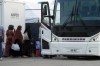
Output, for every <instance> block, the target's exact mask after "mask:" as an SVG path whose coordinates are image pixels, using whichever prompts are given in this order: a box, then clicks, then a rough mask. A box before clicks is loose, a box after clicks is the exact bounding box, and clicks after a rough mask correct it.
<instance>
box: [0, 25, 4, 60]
mask: <svg viewBox="0 0 100 66" xmlns="http://www.w3.org/2000/svg"><path fill="white" fill-rule="evenodd" d="M3 41H4V28H3V26H1V25H0V61H2V56H3V52H2V42H3Z"/></svg>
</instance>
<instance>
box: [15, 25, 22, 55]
mask: <svg viewBox="0 0 100 66" xmlns="http://www.w3.org/2000/svg"><path fill="white" fill-rule="evenodd" d="M21 29H22V26H20V25H19V26H18V27H17V29H16V31H15V34H14V41H15V40H16V41H18V42H17V43H18V44H19V47H20V54H19V55H20V56H22V41H23V36H22V33H21ZM14 41H13V42H14Z"/></svg>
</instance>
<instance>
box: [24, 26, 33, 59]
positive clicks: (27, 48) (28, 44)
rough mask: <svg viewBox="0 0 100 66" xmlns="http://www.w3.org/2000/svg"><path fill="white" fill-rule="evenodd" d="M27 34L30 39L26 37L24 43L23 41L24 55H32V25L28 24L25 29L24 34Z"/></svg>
mask: <svg viewBox="0 0 100 66" xmlns="http://www.w3.org/2000/svg"><path fill="white" fill-rule="evenodd" d="M25 34H27V36H28V39H26V38H25V37H24V40H23V41H24V43H23V55H25V56H28V57H31V56H32V44H31V41H32V33H31V29H30V26H27V27H26V29H25V31H24V36H25Z"/></svg>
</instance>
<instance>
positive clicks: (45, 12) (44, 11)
mask: <svg viewBox="0 0 100 66" xmlns="http://www.w3.org/2000/svg"><path fill="white" fill-rule="evenodd" d="M43 15H47V5H44V8H43Z"/></svg>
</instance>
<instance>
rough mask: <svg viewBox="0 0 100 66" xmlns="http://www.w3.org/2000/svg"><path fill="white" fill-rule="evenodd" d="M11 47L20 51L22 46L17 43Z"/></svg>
mask: <svg viewBox="0 0 100 66" xmlns="http://www.w3.org/2000/svg"><path fill="white" fill-rule="evenodd" d="M11 49H12V50H14V51H20V47H19V45H18V44H17V43H16V44H12V46H11Z"/></svg>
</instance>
